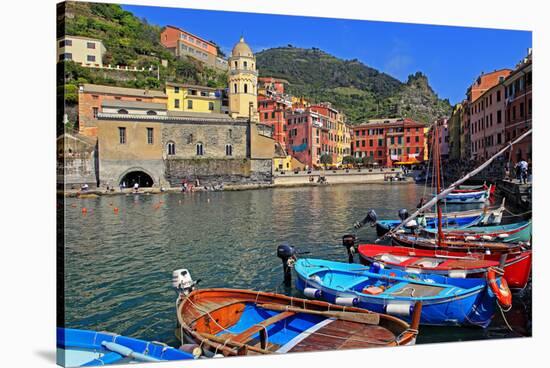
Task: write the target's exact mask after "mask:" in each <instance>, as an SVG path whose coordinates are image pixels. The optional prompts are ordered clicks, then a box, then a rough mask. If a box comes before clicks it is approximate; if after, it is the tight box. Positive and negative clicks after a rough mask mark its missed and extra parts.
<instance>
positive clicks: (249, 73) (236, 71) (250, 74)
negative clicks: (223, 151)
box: [228, 37, 259, 121]
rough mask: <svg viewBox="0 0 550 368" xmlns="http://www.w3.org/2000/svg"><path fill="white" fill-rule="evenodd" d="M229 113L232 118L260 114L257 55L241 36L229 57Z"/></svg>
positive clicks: (254, 116)
mask: <svg viewBox="0 0 550 368" xmlns="http://www.w3.org/2000/svg"><path fill="white" fill-rule="evenodd" d="M228 87H229V114H230V115H231V117H232V118H239V117H241V118H250V119H251V120H252V121H259V116H258V91H257V88H258V72H257V71H256V57H255V56H254V54H253V53H252V50H251V49H250V47H249V46H248V45H247V44H246V43H245V42H244V38H243V37H241V39H240V40H239V42H238V43H237V44H236V45H235V46H234V47H233V50H232V51H231V57H230V58H229V86H228Z"/></svg>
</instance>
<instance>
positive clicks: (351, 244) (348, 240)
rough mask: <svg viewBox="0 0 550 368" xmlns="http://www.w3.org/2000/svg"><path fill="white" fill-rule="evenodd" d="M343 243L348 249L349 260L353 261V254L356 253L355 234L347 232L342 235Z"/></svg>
mask: <svg viewBox="0 0 550 368" xmlns="http://www.w3.org/2000/svg"><path fill="white" fill-rule="evenodd" d="M342 245H343V246H344V247H346V249H347V251H348V262H349V263H353V255H354V254H355V235H353V234H346V235H344V236H343V237H342Z"/></svg>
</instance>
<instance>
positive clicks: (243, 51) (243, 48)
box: [231, 37, 254, 57]
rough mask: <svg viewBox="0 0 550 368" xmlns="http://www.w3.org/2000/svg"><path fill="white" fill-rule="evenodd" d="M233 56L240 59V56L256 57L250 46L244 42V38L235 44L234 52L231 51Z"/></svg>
mask: <svg viewBox="0 0 550 368" xmlns="http://www.w3.org/2000/svg"><path fill="white" fill-rule="evenodd" d="M231 56H233V57H238V56H249V57H252V56H254V55H253V54H252V50H251V49H250V46H248V44H247V43H246V42H244V37H241V39H240V40H239V42H238V43H237V44H235V46H234V47H233V51H231Z"/></svg>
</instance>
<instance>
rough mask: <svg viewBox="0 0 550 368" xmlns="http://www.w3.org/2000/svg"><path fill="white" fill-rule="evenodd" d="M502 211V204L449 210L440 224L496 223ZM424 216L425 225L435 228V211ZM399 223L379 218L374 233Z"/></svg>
mask: <svg viewBox="0 0 550 368" xmlns="http://www.w3.org/2000/svg"><path fill="white" fill-rule="evenodd" d="M503 213H504V205H503V204H502V205H501V206H500V207H496V208H495V207H493V208H485V209H483V208H481V209H474V210H467V211H458V212H449V213H446V214H444V215H443V218H442V224H443V226H445V227H448V228H462V227H467V226H479V225H483V226H485V225H498V224H500V222H501V221H502V215H503ZM424 217H425V219H426V227H427V228H433V229H435V227H436V226H437V213H426V214H425V215H424ZM400 223H401V221H400V220H379V221H377V222H376V234H377V235H378V236H382V235H384V234H386V233H387V232H388V231H390V230H391V229H393V228H394V227H395V226H397V225H399V224H400Z"/></svg>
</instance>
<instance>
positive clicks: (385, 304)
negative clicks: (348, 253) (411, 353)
mask: <svg viewBox="0 0 550 368" xmlns="http://www.w3.org/2000/svg"><path fill="white" fill-rule="evenodd" d="M294 269H295V271H296V274H297V278H296V287H297V289H298V290H300V291H302V292H304V294H306V295H314V296H316V297H317V296H318V297H319V298H322V299H324V300H326V301H328V302H330V303H335V304H338V305H349V306H356V307H360V308H365V309H368V310H371V311H374V312H378V313H387V314H390V315H394V316H398V317H399V318H402V319H404V320H406V321H410V319H411V313H412V308H413V305H414V304H415V303H416V302H417V301H420V302H422V315H421V317H420V323H421V324H424V325H437V326H466V325H472V326H480V327H483V328H486V327H487V326H488V325H489V324H490V322H491V319H492V317H493V315H494V313H495V306H496V303H497V299H496V296H495V293H494V292H493V290H492V289H491V288H490V287H489V283H488V282H487V279H485V278H471V279H464V278H450V277H445V276H440V275H434V274H413V273H406V272H404V271H400V270H393V269H392V270H386V269H383V268H381V266H380V265H379V264H378V263H375V264H373V265H372V266H371V267H370V268H366V267H364V266H361V265H357V264H349V263H341V262H332V261H325V260H320V259H310V258H303V259H299V260H298V261H297V262H296V264H295V266H294ZM496 283H497V284H498V286H499V287H503V285H502V283H501V278H498V279H497V280H496ZM507 307H508V306H507Z"/></svg>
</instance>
